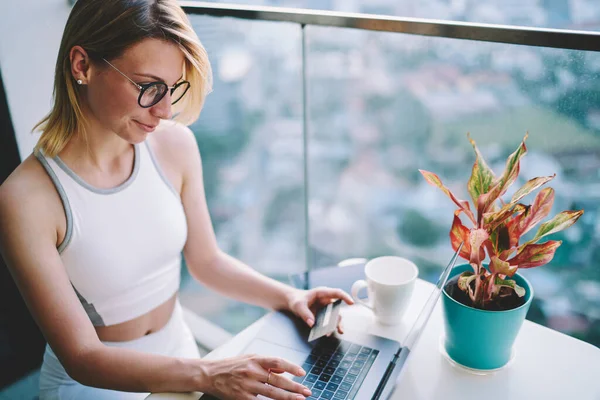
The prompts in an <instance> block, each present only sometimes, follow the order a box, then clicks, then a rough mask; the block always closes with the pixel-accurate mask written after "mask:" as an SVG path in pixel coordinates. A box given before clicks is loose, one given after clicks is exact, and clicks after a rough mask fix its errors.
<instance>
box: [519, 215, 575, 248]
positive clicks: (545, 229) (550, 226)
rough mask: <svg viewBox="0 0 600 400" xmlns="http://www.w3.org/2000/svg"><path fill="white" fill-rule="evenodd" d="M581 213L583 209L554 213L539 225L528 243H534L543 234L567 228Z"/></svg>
mask: <svg viewBox="0 0 600 400" xmlns="http://www.w3.org/2000/svg"><path fill="white" fill-rule="evenodd" d="M582 215H583V210H579V211H563V212H561V213H559V214H556V215H555V216H554V218H552V219H551V220H550V221H548V222H544V223H543V224H542V225H540V229H538V231H537V233H536V234H535V236H534V238H533V239H532V240H531V241H530V243H535V242H537V241H538V240H540V239H541V238H543V237H544V236H547V235H550V234H552V233H556V232H560V231H562V230H564V229H567V228H568V227H570V226H571V225H573V224H574V223H575V222H577V220H578V219H579V217H581V216H582Z"/></svg>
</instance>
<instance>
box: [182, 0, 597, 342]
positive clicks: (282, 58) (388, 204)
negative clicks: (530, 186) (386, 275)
mask: <svg viewBox="0 0 600 400" xmlns="http://www.w3.org/2000/svg"><path fill="white" fill-rule="evenodd" d="M308 3H311V2H308ZM308 3H307V4H304V3H302V2H299V1H292V0H289V1H287V3H286V2H283V4H288V5H290V6H296V7H298V6H310V4H308ZM350 3H353V4H355V3H358V2H350ZM368 3H369V4H371V7H374V6H373V4H375V3H377V4H379V3H381V4H384V3H389V4H391V3H393V2H382V1H378V2H368ZM443 3H445V4H449V5H451V4H455V3H456V4H458V3H460V4H462V2H456V1H450V2H443ZM491 3H494V4H495V3H498V4H500V3H499V2H491ZM491 3H490V4H491ZM522 3H527V2H522ZM538 3H539V2H538ZM576 3H577V4H579V5H578V7H583V6H582V5H581V4H584V3H585V4H586V5H588V6H589V7H592V8H593V12H594V13H600V5H594V4H592V3H591V2H585V1H581V2H576ZM181 4H182V5H183V6H184V8H185V10H186V12H188V13H189V15H190V19H191V21H192V23H193V25H194V27H195V29H196V31H197V33H198V35H199V37H200V39H201V40H202V41H203V43H204V45H205V47H206V48H207V50H208V53H209V57H210V58H211V61H212V64H213V68H214V72H215V88H214V89H215V90H214V92H213V93H212V94H211V95H210V96H209V98H208V100H207V102H206V106H205V109H204V110H203V112H202V115H201V117H200V119H199V120H198V122H197V123H196V124H195V125H194V126H192V130H193V131H194V132H195V134H196V137H197V140H198V143H199V147H200V150H201V152H202V156H203V163H204V176H205V185H206V193H207V197H208V202H209V207H210V210H211V215H212V218H213V223H214V227H215V230H216V233H217V237H218V240H219V243H220V245H221V247H222V248H223V250H224V251H226V252H228V253H230V254H232V255H234V256H236V257H238V258H240V259H241V260H243V261H244V262H247V263H248V264H249V265H251V266H253V267H254V268H256V269H257V270H259V271H261V272H264V273H266V274H268V275H270V276H273V277H275V278H277V279H279V280H282V281H285V282H287V281H288V276H289V274H292V273H298V272H302V271H305V270H306V269H310V268H319V267H323V266H327V265H333V264H336V263H337V262H339V261H341V260H343V259H346V258H350V257H366V258H370V257H374V256H378V255H383V254H397V255H403V256H406V257H409V258H411V259H413V260H415V262H416V263H417V265H418V266H419V268H420V273H421V277H422V278H423V279H425V280H429V281H433V280H435V279H437V277H438V275H439V272H440V270H441V267H442V266H443V264H444V263H445V261H446V260H447V259H448V258H449V257H450V252H451V249H450V247H449V245H448V244H449V241H448V231H449V227H450V223H451V215H452V214H451V213H452V211H453V207H452V204H451V203H450V202H449V201H448V200H447V199H446V198H445V197H443V195H441V194H440V193H438V191H436V190H435V188H433V187H431V186H428V185H427V184H426V183H425V182H424V181H423V179H422V178H421V177H420V176H419V175H418V171H417V169H419V168H422V169H428V170H434V171H436V172H439V173H440V175H442V176H443V177H444V179H445V182H446V184H448V185H449V186H451V187H452V188H453V190H455V191H456V193H457V194H459V195H461V196H462V197H463V198H467V197H468V196H467V194H466V187H465V186H466V185H465V183H466V181H467V179H468V175H469V173H470V166H471V164H472V162H473V156H472V149H471V148H470V145H469V143H468V141H467V140H466V133H467V132H470V133H471V135H472V137H473V138H474V139H475V140H476V141H477V143H478V145H479V146H480V148H481V150H482V152H483V153H484V155H485V156H486V158H487V160H488V162H489V163H490V164H491V166H492V168H493V169H495V170H496V171H501V170H502V168H503V166H504V160H505V158H506V156H507V155H508V154H509V153H510V152H512V151H513V150H514V148H516V146H517V145H518V143H519V142H520V140H521V139H522V138H523V136H524V134H525V132H529V139H528V142H527V143H528V147H529V149H530V151H529V154H528V155H527V156H526V157H525V158H524V160H523V162H522V172H521V179H529V178H531V177H534V176H540V175H544V174H546V175H549V174H552V173H555V172H556V173H557V177H556V179H555V180H554V181H553V182H552V183H551V186H552V187H554V188H555V189H556V193H557V196H556V200H555V205H554V208H553V213H555V212H557V211H560V210H563V209H574V208H584V209H585V214H584V215H583V217H582V218H581V220H580V222H578V223H577V224H576V225H575V226H574V227H572V228H570V229H569V230H567V231H565V232H564V234H557V235H555V236H556V237H555V238H556V239H560V240H563V244H562V246H561V248H560V249H559V250H558V252H557V255H556V257H555V259H554V260H553V261H552V262H551V264H549V265H546V266H543V267H540V268H537V269H531V270H527V271H524V272H523V274H524V275H525V276H527V277H528V278H529V279H530V280H531V281H532V283H533V285H534V287H535V288H536V299H535V301H534V304H533V305H532V307H531V310H530V313H529V315H528V318H529V319H530V320H532V321H535V322H538V323H541V324H543V325H546V326H549V327H550V328H552V329H556V330H558V331H561V332H564V333H566V334H569V335H572V336H575V337H578V338H580V339H583V340H585V341H588V342H590V343H592V344H594V345H596V346H600V79H599V78H598V76H600V74H599V73H600V53H599V51H600V33H598V32H594V31H593V29H592V30H590V31H588V32H585V31H565V30H553V29H542V28H523V27H516V26H497V25H482V24H476V23H462V22H450V21H448V22H443V21H434V20H418V19H409V18H396V17H381V16H372V15H366V14H361V15H358V14H356V15H349V14H340V13H335V12H321V11H307V10H299V9H295V10H292V9H282V8H277V9H274V8H269V7H258V6H254V5H251V6H233V5H224V4H214V3H200V2H187V1H182V2H181ZM311 4H312V3H311ZM323 4H329V6H327V5H322V4H321V2H319V3H318V6H320V7H330V8H331V9H335V7H334V6H335V5H339V4H342V3H340V2H335V1H330V2H325V3H323ZM344 4H346V3H344ZM536 4H537V3H536ZM390 7H392V6H391V5H390ZM456 7H459V5H456ZM548 9H552V10H554V9H553V8H552V7H551V6H548ZM374 10H375V11H376V9H374ZM351 11H370V10H369V9H363V8H360V7H358V6H357V7H355V9H352V10H351ZM547 14H548V15H551V14H552V12H550V11H548V13H547ZM415 15H417V16H425V15H419V14H415ZM449 15H450V16H453V14H449ZM470 15H471V14H470ZM472 15H476V14H472ZM590 15H596V14H593V13H592V11H590ZM435 17H440V16H439V15H435ZM549 18H550V17H549ZM460 19H466V20H469V18H467V17H465V18H460ZM599 19H600V18H599ZM548 21H550V20H547V21H546V22H548ZM569 21H570V20H569ZM569 21H567V22H569ZM488 22H489V21H488ZM491 22H501V23H513V22H514V21H512V20H510V21H504V20H499V21H491ZM525 22H526V21H525ZM525 22H523V21H520V20H517V23H522V24H525ZM563 22H564V21H563ZM567 22H565V23H563V24H562V25H560V26H568V27H577V26H578V25H577V24H569V23H567ZM531 24H532V25H536V24H537V25H540V26H558V25H557V24H554V23H550V22H548V23H539V24H538V23H537V22H536V21H534V20H531ZM590 26H593V25H589V24H588V25H586V27H590ZM596 27H597V28H600V24H598V25H596ZM582 29H583V28H582ZM518 184H519V182H516V183H515V184H514V186H515V187H518V186H519V185H518ZM184 274H185V272H184ZM181 296H182V302H183V303H184V305H186V306H187V307H188V308H189V309H191V310H193V311H195V312H197V313H198V314H199V315H201V316H204V317H206V318H208V319H209V320H211V321H213V322H215V323H217V324H218V325H220V326H222V327H224V328H225V329H227V330H228V331H230V332H232V333H235V332H238V331H240V330H241V329H242V328H244V327H245V326H247V325H248V324H249V323H251V322H252V321H254V320H255V319H257V318H258V317H260V316H261V315H262V314H263V313H264V311H263V310H261V309H258V308H254V307H250V306H247V305H243V304H241V303H238V302H235V301H231V300H228V299H225V298H221V297H218V296H217V295H215V294H214V293H212V292H208V291H207V290H205V289H204V288H202V287H201V286H200V285H198V284H197V283H195V282H194V281H192V280H191V279H190V278H189V277H187V274H186V277H184V283H183V286H182V295H181Z"/></svg>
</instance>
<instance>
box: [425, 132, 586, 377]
mask: <svg viewBox="0 0 600 400" xmlns="http://www.w3.org/2000/svg"><path fill="white" fill-rule="evenodd" d="M468 138H469V141H470V142H471V144H472V146H473V149H474V150H475V163H474V164H473V168H472V173H471V177H470V178H469V181H468V183H467V189H468V192H469V195H470V197H471V200H472V204H473V208H471V206H470V203H469V201H465V200H459V199H458V198H456V196H455V195H454V194H453V193H452V192H451V191H450V190H449V189H448V188H447V187H446V186H444V184H443V183H442V181H441V180H440V178H439V177H438V176H437V175H436V174H434V173H431V172H428V171H423V170H419V171H420V172H421V174H423V176H424V177H425V180H426V181H427V182H429V183H430V184H432V185H434V186H437V187H439V188H440V189H441V190H442V191H444V193H445V194H446V195H447V196H448V197H450V199H451V200H452V201H453V202H454V203H455V204H456V205H457V206H458V209H457V210H456V211H455V212H454V220H453V222H452V227H451V229H450V242H451V244H452V248H453V249H454V250H455V251H456V250H457V249H458V247H459V245H460V244H461V243H464V244H463V247H462V249H461V251H460V257H462V258H464V259H465V260H467V261H468V263H465V264H462V265H459V266H457V267H455V268H454V270H453V271H452V274H451V275H450V280H449V282H448V284H447V285H446V286H445V288H444V291H443V297H442V298H443V311H444V324H445V338H444V342H443V346H444V347H443V350H445V352H446V353H447V355H448V356H449V357H450V358H451V359H452V360H453V361H454V362H456V363H458V364H460V365H463V366H465V367H468V368H471V369H476V370H485V371H490V370H496V369H499V368H502V367H503V366H505V365H506V364H507V363H508V362H509V361H510V359H511V354H512V348H513V343H514V341H515V339H516V337H517V334H518V332H519V330H520V328H521V325H522V324H523V321H524V319H525V316H526V314H527V311H528V309H529V306H530V304H531V300H532V298H533V288H532V287H531V285H530V283H529V282H528V281H527V280H526V279H525V278H524V277H523V276H521V275H520V274H519V273H518V270H519V269H525V268H533V267H538V266H541V265H544V264H547V263H548V262H550V261H551V260H552V258H553V257H554V253H555V252H556V249H557V248H558V247H559V246H560V245H561V241H557V240H547V241H545V242H542V243H540V239H542V238H545V237H546V236H548V235H550V234H552V233H555V232H559V231H561V230H563V229H566V228H568V227H570V226H571V225H573V224H574V223H575V222H576V221H577V220H578V219H579V217H580V216H581V215H582V214H583V210H579V211H562V212H560V213H558V214H556V215H555V216H554V217H553V218H551V219H550V220H548V221H547V222H544V223H542V224H541V225H540V227H539V229H538V230H537V233H536V234H535V235H534V236H533V237H532V238H531V239H530V240H526V241H525V240H522V239H523V235H524V234H526V233H527V232H529V231H530V230H531V229H532V228H533V227H534V226H536V225H537V224H538V223H540V222H541V221H542V220H543V219H544V218H546V217H547V216H548V214H549V213H550V210H551V208H552V204H553V202H554V190H553V189H552V188H550V187H546V188H544V189H542V190H540V191H539V192H538V193H537V195H536V196H535V199H534V200H533V204H523V203H521V201H522V199H523V198H524V197H525V196H527V195H528V194H530V193H532V192H534V191H535V190H537V189H538V188H540V187H541V186H543V185H544V184H546V183H547V182H549V181H550V180H552V179H553V178H554V177H555V176H556V174H554V175H552V176H544V177H537V178H533V179H530V180H529V181H528V182H527V183H525V184H524V185H523V187H521V188H520V189H519V190H517V191H516V192H515V193H514V194H513V195H512V197H511V198H510V199H503V196H504V195H505V193H506V191H507V189H508V188H509V187H510V186H511V184H512V183H513V182H514V181H515V180H516V178H517V176H518V175H519V162H520V159H521V157H523V156H524V155H525V154H526V152H527V147H526V146H525V140H526V139H527V135H525V137H524V138H523V141H522V143H521V144H520V145H519V147H518V148H517V150H516V151H515V152H514V153H512V154H511V155H510V156H509V157H508V160H507V161H506V167H505V170H504V172H503V174H502V175H501V176H499V177H496V176H495V175H494V172H493V171H492V170H491V169H490V168H489V167H488V166H487V164H486V162H485V160H484V158H483V156H482V155H481V153H480V152H479V149H478V148H477V146H476V144H475V142H474V141H473V140H472V139H471V137H470V136H468ZM461 217H463V219H464V220H466V221H468V225H470V226H471V227H468V226H466V225H464V224H463V220H461ZM486 255H487V258H486ZM484 261H486V262H485V263H484Z"/></svg>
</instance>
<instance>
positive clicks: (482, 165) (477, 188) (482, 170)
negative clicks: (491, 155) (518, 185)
mask: <svg viewBox="0 0 600 400" xmlns="http://www.w3.org/2000/svg"><path fill="white" fill-rule="evenodd" d="M468 137H469V141H470V142H471V145H472V146H473V149H474V150H475V155H476V159H475V163H474V164H473V169H472V171H471V177H470V178H469V182H468V183H467V189H468V190H469V194H470V195H471V199H472V200H473V204H477V200H478V199H479V196H480V195H482V194H484V193H487V192H488V191H489V190H490V187H491V186H492V183H493V181H494V178H495V177H494V172H493V171H492V170H491V168H490V167H488V165H487V164H486V162H485V160H484V158H483V156H482V155H481V153H480V152H479V149H478V148H477V145H476V144H475V141H474V140H473V139H471V136H470V135H469V136H468Z"/></svg>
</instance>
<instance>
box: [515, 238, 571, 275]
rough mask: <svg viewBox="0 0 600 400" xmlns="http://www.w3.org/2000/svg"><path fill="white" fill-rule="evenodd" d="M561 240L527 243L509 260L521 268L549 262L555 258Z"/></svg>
mask: <svg viewBox="0 0 600 400" xmlns="http://www.w3.org/2000/svg"><path fill="white" fill-rule="evenodd" d="M561 243H562V242H561V241H560V240H549V241H547V242H545V243H540V244H533V243H529V244H526V245H525V246H524V247H523V248H522V250H521V251H520V252H518V253H517V255H516V256H515V257H513V258H512V259H510V260H508V262H509V263H510V264H511V265H516V266H518V267H519V268H534V267H539V266H540V265H545V264H548V263H549V262H550V261H552V259H553V258H554V253H555V252H556V249H558V247H559V246H560V245H561Z"/></svg>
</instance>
